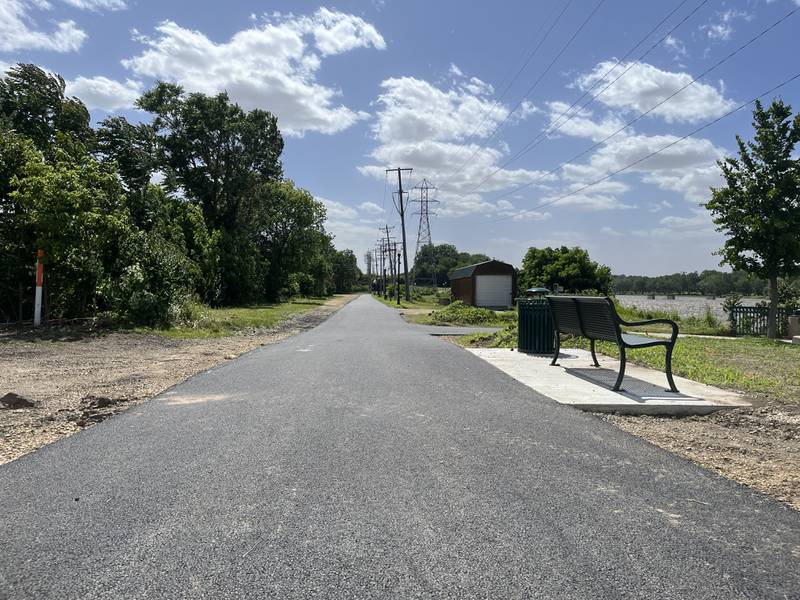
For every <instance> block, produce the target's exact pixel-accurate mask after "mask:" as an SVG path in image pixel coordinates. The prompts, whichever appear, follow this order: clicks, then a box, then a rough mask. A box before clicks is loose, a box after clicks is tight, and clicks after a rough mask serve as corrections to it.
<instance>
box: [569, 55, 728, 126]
mask: <svg viewBox="0 0 800 600" xmlns="http://www.w3.org/2000/svg"><path fill="white" fill-rule="evenodd" d="M614 64H615V63H614V62H612V61H604V62H601V63H599V64H598V65H597V66H596V67H595V68H594V69H592V71H591V72H589V73H587V74H586V75H583V76H581V77H579V78H578V85H579V86H580V87H581V89H588V88H590V87H591V86H593V85H595V84H596V83H598V82H600V85H604V84H605V83H606V81H607V82H611V81H612V80H613V79H614V78H616V77H617V75H619V73H620V72H621V71H622V70H625V69H627V68H628V67H630V70H629V71H628V72H627V73H625V75H624V76H623V77H621V78H620V79H619V80H618V81H616V82H615V83H614V84H613V85H611V86H610V87H609V88H608V89H607V90H605V91H604V92H603V93H602V94H600V95H599V96H598V98H597V101H598V102H601V103H603V104H605V105H606V106H608V107H611V108H615V109H623V110H629V111H636V112H638V113H643V112H645V111H647V110H650V109H651V108H652V107H654V106H656V105H657V104H658V103H659V102H662V101H664V100H665V99H666V98H668V97H669V96H671V95H672V94H674V93H675V92H677V91H678V90H679V89H680V88H682V87H683V86H685V85H686V84H688V83H689V82H690V81H692V79H693V77H692V76H691V75H690V74H689V73H682V72H675V71H664V70H661V69H659V68H658V67H654V66H653V65H650V64H647V63H621V64H620V65H619V66H618V67H617V68H615V69H613V70H612V71H611V72H609V73H608V74H607V75H606V73H607V72H608V71H609V69H611V68H612V67H613V66H614ZM735 105H736V103H735V102H734V101H733V100H730V99H727V98H725V97H724V95H723V93H722V91H721V90H718V89H717V88H715V87H714V86H712V85H709V84H707V83H702V82H699V81H698V82H696V83H693V84H692V85H690V86H689V87H688V88H686V89H685V90H683V91H682V92H680V93H679V94H677V95H676V96H675V97H673V98H670V99H669V100H668V101H667V102H665V103H664V104H662V105H661V106H659V107H658V108H656V109H655V110H653V112H651V113H649V114H650V115H653V116H658V117H662V118H663V119H664V120H665V121H667V122H668V123H674V122H686V123H695V122H698V121H703V120H706V119H710V118H714V117H718V116H720V115H722V114H725V113H726V112H728V111H729V110H731V109H732V108H733V107H734V106H735Z"/></svg>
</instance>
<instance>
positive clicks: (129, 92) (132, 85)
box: [67, 76, 142, 112]
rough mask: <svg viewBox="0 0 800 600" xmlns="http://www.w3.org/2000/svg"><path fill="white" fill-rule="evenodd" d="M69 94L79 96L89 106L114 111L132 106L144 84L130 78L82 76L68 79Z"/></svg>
mask: <svg viewBox="0 0 800 600" xmlns="http://www.w3.org/2000/svg"><path fill="white" fill-rule="evenodd" d="M67 94H68V95H70V96H77V97H78V98H80V99H81V100H82V101H83V103H84V104H86V106H87V107H88V108H94V109H99V110H103V111H105V112H112V111H115V110H120V109H123V108H130V107H132V106H133V103H134V102H135V101H136V99H137V98H139V96H141V94H142V84H141V83H140V82H138V81H133V80H130V79H129V80H127V81H125V82H124V83H123V82H120V81H116V80H114V79H109V78H108V77H102V76H98V77H83V76H80V77H77V78H75V79H73V80H70V81H67Z"/></svg>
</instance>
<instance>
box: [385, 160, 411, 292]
mask: <svg viewBox="0 0 800 600" xmlns="http://www.w3.org/2000/svg"><path fill="white" fill-rule="evenodd" d="M389 171H397V202H396V203H395V207H396V208H397V211H398V212H399V213H400V229H401V230H402V235H403V273H404V274H405V284H406V302H411V287H410V285H409V281H408V252H407V251H406V246H407V244H406V212H405V211H406V207H405V204H406V201H405V197H404V196H403V171H408V172H409V173H411V171H412V169H401V168H400V167H398V168H396V169H386V172H387V173H388V172H389ZM392 197H394V194H392Z"/></svg>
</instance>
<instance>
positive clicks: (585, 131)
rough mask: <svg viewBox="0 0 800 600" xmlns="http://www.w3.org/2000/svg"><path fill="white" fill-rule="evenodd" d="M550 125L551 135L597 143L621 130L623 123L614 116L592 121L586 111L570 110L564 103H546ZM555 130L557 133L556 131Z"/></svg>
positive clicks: (590, 114)
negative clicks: (587, 139)
mask: <svg viewBox="0 0 800 600" xmlns="http://www.w3.org/2000/svg"><path fill="white" fill-rule="evenodd" d="M547 107H548V109H549V117H550V124H549V127H551V128H553V129H554V131H553V133H557V132H560V133H564V134H566V135H572V136H577V137H585V138H589V139H591V140H592V141H595V142H598V141H600V140H602V139H605V138H606V137H608V136H609V135H611V134H612V133H614V132H616V131H617V130H619V129H621V128H622V127H623V126H624V125H625V123H624V122H623V121H622V119H620V118H619V117H617V116H616V115H607V116H606V117H604V118H603V119H602V120H601V121H599V122H598V121H595V120H593V119H592V116H593V115H592V112H591V111H589V110H586V109H578V110H576V109H574V108H573V109H572V110H570V105H569V104H567V103H566V102H548V103H547ZM556 128H557V131H556Z"/></svg>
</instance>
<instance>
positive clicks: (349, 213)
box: [317, 196, 358, 220]
mask: <svg viewBox="0 0 800 600" xmlns="http://www.w3.org/2000/svg"><path fill="white" fill-rule="evenodd" d="M317 200H319V201H320V202H322V204H324V205H325V210H326V212H327V216H328V218H329V219H334V220H336V219H356V218H358V211H356V209H354V208H351V207H349V206H347V205H345V204H342V203H341V202H337V201H336V200H328V199H327V198H322V197H321V196H317Z"/></svg>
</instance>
